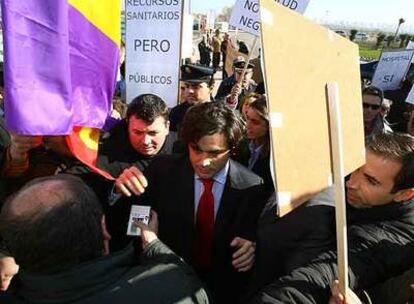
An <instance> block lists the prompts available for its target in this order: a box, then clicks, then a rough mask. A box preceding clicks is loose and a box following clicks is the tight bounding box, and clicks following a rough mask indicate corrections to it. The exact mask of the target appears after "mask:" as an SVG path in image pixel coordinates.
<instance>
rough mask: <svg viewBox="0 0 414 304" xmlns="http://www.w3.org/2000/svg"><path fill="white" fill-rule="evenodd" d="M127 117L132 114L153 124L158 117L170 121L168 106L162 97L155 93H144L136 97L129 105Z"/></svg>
mask: <svg viewBox="0 0 414 304" xmlns="http://www.w3.org/2000/svg"><path fill="white" fill-rule="evenodd" d="M126 116H127V119H130V117H131V116H133V117H135V118H137V119H141V120H143V121H145V122H146V123H147V124H151V123H153V122H154V120H155V119H157V118H158V117H164V119H165V121H168V107H167V105H166V104H165V102H164V100H162V99H161V97H159V96H157V95H154V94H142V95H139V96H137V97H135V98H134V99H133V100H132V101H131V103H130V104H129V105H128V110H127V114H126Z"/></svg>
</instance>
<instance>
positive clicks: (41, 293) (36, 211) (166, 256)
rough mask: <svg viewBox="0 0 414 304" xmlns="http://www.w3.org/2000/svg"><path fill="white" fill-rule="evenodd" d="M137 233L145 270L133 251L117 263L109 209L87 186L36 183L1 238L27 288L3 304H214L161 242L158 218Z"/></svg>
mask: <svg viewBox="0 0 414 304" xmlns="http://www.w3.org/2000/svg"><path fill="white" fill-rule="evenodd" d="M136 225H137V226H138V227H139V228H140V229H141V232H142V233H141V234H142V241H143V253H142V261H143V263H140V262H139V259H138V258H137V256H136V252H135V250H134V248H133V247H132V246H129V247H127V248H125V249H124V250H122V251H120V252H116V253H115V254H114V255H109V250H108V245H107V243H108V239H109V237H110V236H109V234H108V232H107V230H106V226H105V218H104V216H103V212H102V209H101V205H100V203H99V201H98V199H97V198H96V196H95V194H94V192H93V191H92V190H91V189H90V188H89V187H88V186H86V185H85V184H84V183H83V182H82V181H81V180H80V179H79V178H76V177H74V176H69V175H63V174H62V175H58V176H53V177H46V178H40V179H35V180H33V181H32V182H30V183H29V184H27V185H26V186H24V187H23V188H22V189H21V191H19V192H18V193H17V194H16V195H15V196H14V197H12V198H11V199H9V201H8V202H6V204H5V205H4V207H3V209H2V212H1V214H0V231H1V233H2V237H3V239H4V243H5V245H6V246H7V249H8V250H9V251H10V253H11V255H12V256H13V257H14V258H15V259H16V261H17V263H18V264H19V265H20V269H21V271H20V275H19V276H20V280H21V282H22V284H21V285H20V286H19V287H18V288H17V290H16V291H15V293H14V294H11V295H2V296H3V297H5V298H1V297H0V302H1V303H17V299H19V301H18V303H32V302H36V303H63V302H64V303H67V302H71V303H86V302H87V303H126V304H128V303H131V304H132V303H136V301H137V299H139V301H140V302H143V303H174V302H176V301H178V299H180V300H181V301H183V303H208V298H207V295H206V292H205V291H204V290H203V289H202V287H201V284H200V283H199V281H198V279H197V278H196V276H195V275H194V274H193V272H192V271H191V270H190V269H189V267H188V266H187V265H185V264H184V263H183V262H182V261H181V260H180V258H179V257H177V256H176V255H175V254H174V253H173V252H172V251H171V250H170V249H169V248H168V247H166V246H165V245H164V244H163V243H161V242H160V241H159V240H158V238H157V236H156V234H155V233H154V231H153V230H156V228H157V219H156V215H155V214H154V218H153V220H152V221H151V222H150V225H149V227H148V226H145V225H144V224H142V223H136ZM154 288H159V289H160V290H162V293H161V292H154ZM115 289H116V292H114V290H115ZM180 303H181V302H180Z"/></svg>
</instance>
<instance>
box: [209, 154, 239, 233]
mask: <svg viewBox="0 0 414 304" xmlns="http://www.w3.org/2000/svg"><path fill="white" fill-rule="evenodd" d="M236 176H237V168H235V167H234V166H233V165H232V161H231V160H230V166H229V172H228V174H227V179H226V184H225V185H224V191H223V195H222V197H221V202H220V208H219V210H218V213H217V216H216V221H215V223H214V236H215V238H216V239H217V238H220V236H221V235H226V233H225V231H226V229H227V227H228V226H229V224H230V222H232V221H233V219H234V217H233V216H234V215H235V213H237V202H238V201H239V195H240V192H239V191H238V190H237V189H235V188H234V182H235V177H236ZM236 180H237V178H236Z"/></svg>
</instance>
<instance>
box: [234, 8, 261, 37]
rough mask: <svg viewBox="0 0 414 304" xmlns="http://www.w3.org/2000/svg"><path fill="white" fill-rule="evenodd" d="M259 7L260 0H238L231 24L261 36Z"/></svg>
mask: <svg viewBox="0 0 414 304" xmlns="http://www.w3.org/2000/svg"><path fill="white" fill-rule="evenodd" d="M259 9H260V5H259V0H237V2H236V4H235V5H234V7H233V11H232V12H231V17H230V22H229V24H230V25H232V26H234V27H235V28H238V29H240V30H243V31H245V32H248V33H250V34H253V35H255V36H260V13H259Z"/></svg>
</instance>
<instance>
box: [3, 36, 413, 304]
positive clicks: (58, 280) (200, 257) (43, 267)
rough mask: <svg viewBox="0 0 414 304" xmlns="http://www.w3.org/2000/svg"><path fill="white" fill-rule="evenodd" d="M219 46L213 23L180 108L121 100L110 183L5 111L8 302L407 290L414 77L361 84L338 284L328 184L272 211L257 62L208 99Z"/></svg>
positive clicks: (186, 72) (259, 298)
mask: <svg viewBox="0 0 414 304" xmlns="http://www.w3.org/2000/svg"><path fill="white" fill-rule="evenodd" d="M226 43H230V37H229V36H228V35H227V34H225V36H224V38H222V37H221V33H220V32H219V31H218V30H217V31H216V32H215V35H214V36H213V37H207V36H205V37H203V38H202V41H201V42H200V44H199V51H200V58H199V62H197V63H188V64H183V65H182V66H181V68H180V71H181V73H180V82H181V84H180V97H179V100H177V106H176V107H174V108H172V109H169V108H168V107H167V105H166V103H165V102H164V100H162V99H161V98H160V97H158V96H157V95H154V94H150V93H148V94H142V95H139V96H137V97H136V98H134V99H133V100H132V102H131V103H129V104H128V105H126V104H123V105H122V103H123V102H122V101H120V100H117V101H116V102H114V110H113V113H116V115H112V117H111V118H110V124H107V125H106V128H105V130H103V131H102V133H101V138H100V143H99V150H98V151H99V152H98V153H99V154H98V159H97V167H98V168H99V169H101V170H104V171H106V172H108V173H110V174H111V175H112V176H114V177H115V181H110V180H107V179H105V178H104V177H102V176H101V175H99V174H98V173H96V172H95V171H93V170H92V169H91V168H89V167H87V166H86V165H84V164H83V163H81V162H80V161H78V160H77V159H76V158H75V157H74V156H73V155H72V154H71V152H70V150H69V149H68V147H67V144H66V141H65V138H64V137H62V136H28V135H20V134H13V133H9V132H8V131H7V129H6V128H5V125H4V119H3V117H4V113H3V111H1V116H0V202H1V205H2V209H1V212H0V276H1V281H0V289H1V290H2V291H3V292H0V302H1V303H118V302H119V303H135V302H137V301H138V302H142V303H318V304H319V303H348V304H353V303H384V304H386V303H410V301H414V288H413V286H412V285H413V284H414V137H413V135H414V110H413V107H411V106H410V105H409V104H407V103H405V98H406V96H407V94H408V92H409V90H410V89H411V87H412V80H411V79H406V80H404V82H403V83H402V85H401V88H400V89H399V90H396V91H388V92H383V91H382V90H381V89H379V88H376V87H373V86H368V87H363V88H362V104H361V107H362V110H363V117H364V121H363V125H364V131H365V141H366V163H365V164H364V165H363V166H362V167H360V168H359V169H357V170H356V171H355V172H353V173H352V174H350V176H348V177H346V179H345V180H344V183H345V185H346V201H347V224H348V255H349V265H348V267H349V283H350V288H351V290H352V291H353V293H352V294H350V295H342V294H341V293H340V292H339V291H338V288H337V287H338V286H337V283H335V281H336V280H337V279H338V268H337V250H336V233H335V205H334V195H333V189H332V188H328V189H326V190H325V191H323V192H321V193H319V194H318V195H317V196H315V197H314V198H313V199H311V200H310V201H308V202H306V203H305V204H303V205H301V206H300V207H298V208H296V209H295V210H293V211H292V212H290V213H289V214H287V215H286V216H284V217H278V216H277V211H276V210H277V199H276V197H277V195H276V194H277V187H275V184H274V182H273V179H272V173H271V171H272V169H271V165H270V164H271V138H270V132H269V128H270V123H269V120H270V119H269V110H268V102H267V96H266V93H265V92H264V85H263V83H261V84H260V83H259V84H258V83H257V82H256V81H254V80H253V74H254V68H255V67H256V66H257V65H260V58H259V60H256V61H254V62H246V60H245V58H244V57H237V58H236V59H234V60H233V61H232V74H231V75H227V73H226V74H224V70H223V81H221V83H220V85H219V86H218V89H217V93H216V94H215V96H213V92H214V91H215V90H214V89H215V87H216V86H217V84H216V83H215V78H214V75H215V73H216V72H217V71H218V70H219V67H220V64H221V62H222V61H221V60H222V59H223V60H224V61H225V60H226V52H225V49H226ZM223 50H224V51H223ZM210 55H212V57H211V56H210ZM211 64H212V65H211ZM1 78H3V77H1ZM1 87H2V88H3V84H1ZM1 93H2V92H1ZM119 94H121V92H120V93H119ZM119 97H120V96H119ZM5 99H6V100H5V102H7V96H5ZM1 100H2V102H3V94H1ZM116 104H117V105H116ZM6 114H7V113H6ZM294 165H299V164H292V166H294ZM309 178H312V177H311V176H310V177H309ZM134 205H142V206H150V207H151V214H150V221H149V223H148V225H146V224H144V223H142V222H140V221H137V220H131V216H130V213H131V208H132V206H134ZM131 221H132V222H131ZM129 225H133V226H135V227H137V228H139V230H140V231H141V233H140V234H141V235H140V236H139V237H137V236H130V235H127V230H128V227H129Z"/></svg>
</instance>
